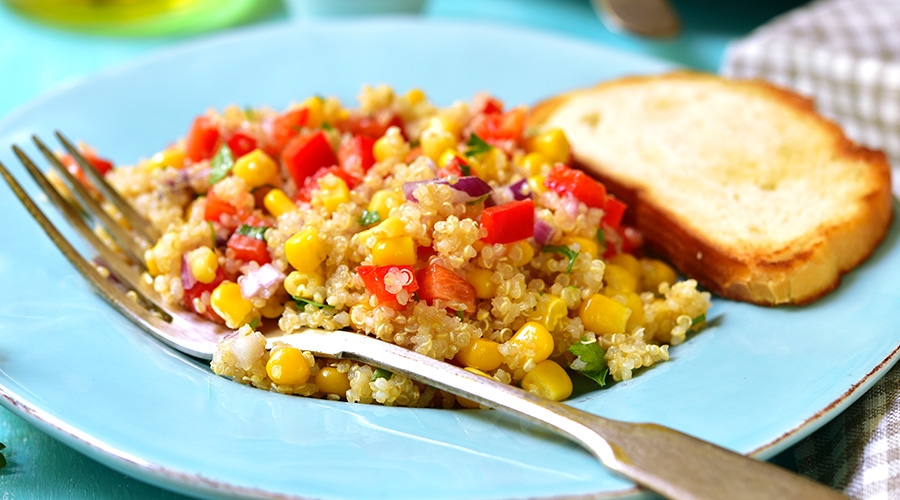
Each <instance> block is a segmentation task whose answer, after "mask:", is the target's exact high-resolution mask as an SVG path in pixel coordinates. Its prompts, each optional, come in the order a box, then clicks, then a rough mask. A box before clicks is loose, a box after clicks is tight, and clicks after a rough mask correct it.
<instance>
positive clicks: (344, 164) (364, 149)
mask: <svg viewBox="0 0 900 500" xmlns="http://www.w3.org/2000/svg"><path fill="white" fill-rule="evenodd" d="M374 146H375V139H373V138H371V137H368V136H365V135H356V136H353V138H352V139H350V140H348V141H344V143H343V144H341V147H340V148H338V154H337V157H338V164H339V165H340V166H341V168H342V169H344V170H345V171H346V172H352V173H353V174H354V175H355V176H356V177H362V176H363V175H364V174H365V173H366V172H368V171H369V169H370V168H372V165H374V164H375V154H374V153H373V152H372V151H373V147H374Z"/></svg>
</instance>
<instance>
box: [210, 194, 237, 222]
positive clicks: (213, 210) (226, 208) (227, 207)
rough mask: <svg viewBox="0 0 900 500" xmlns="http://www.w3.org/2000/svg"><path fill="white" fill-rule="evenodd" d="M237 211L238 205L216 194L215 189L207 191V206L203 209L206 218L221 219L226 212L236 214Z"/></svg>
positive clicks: (211, 219)
mask: <svg viewBox="0 0 900 500" xmlns="http://www.w3.org/2000/svg"><path fill="white" fill-rule="evenodd" d="M237 213H238V209H237V207H236V206H234V205H232V204H230V203H228V202H227V201H225V200H223V199H222V198H219V197H218V196H216V190H215V189H210V190H209V191H208V192H207V193H206V208H205V209H204V211H203V219H204V220H208V221H219V220H220V219H221V218H222V215H224V214H229V215H236V214H237Z"/></svg>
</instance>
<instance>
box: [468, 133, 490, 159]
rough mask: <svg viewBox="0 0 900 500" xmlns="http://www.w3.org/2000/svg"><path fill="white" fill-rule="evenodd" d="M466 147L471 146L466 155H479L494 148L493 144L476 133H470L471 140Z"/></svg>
mask: <svg viewBox="0 0 900 500" xmlns="http://www.w3.org/2000/svg"><path fill="white" fill-rule="evenodd" d="M466 147H467V148H469V149H467V150H466V152H465V155H466V156H478V155H480V154H482V153H487V152H488V151H490V150H491V148H493V146H491V145H490V144H488V143H487V142H485V141H484V139H482V138H481V137H478V135H477V134H475V133H472V134H471V135H469V140H468V141H466Z"/></svg>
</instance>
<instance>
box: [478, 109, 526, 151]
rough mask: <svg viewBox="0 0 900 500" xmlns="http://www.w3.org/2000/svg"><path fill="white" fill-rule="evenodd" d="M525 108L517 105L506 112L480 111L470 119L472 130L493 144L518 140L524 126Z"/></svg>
mask: <svg viewBox="0 0 900 500" xmlns="http://www.w3.org/2000/svg"><path fill="white" fill-rule="evenodd" d="M525 114H526V111H525V108H523V107H518V108H514V109H511V110H509V111H508V112H506V113H490V114H488V113H482V114H480V115H476V116H475V118H474V119H473V120H472V132H473V133H475V134H477V135H478V137H481V138H482V139H484V140H485V141H486V142H488V143H490V144H494V145H498V144H499V143H503V142H506V141H509V140H513V141H516V142H518V141H519V140H520V139H521V138H522V130H523V129H524V128H525Z"/></svg>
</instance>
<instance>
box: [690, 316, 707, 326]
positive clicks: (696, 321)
mask: <svg viewBox="0 0 900 500" xmlns="http://www.w3.org/2000/svg"><path fill="white" fill-rule="evenodd" d="M705 322H706V314H701V315H700V316H697V317H696V318H694V319H692V320H691V328H693V327H695V326H697V325H699V324H701V323H705Z"/></svg>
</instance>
